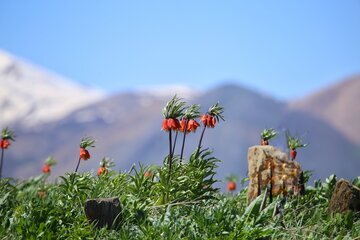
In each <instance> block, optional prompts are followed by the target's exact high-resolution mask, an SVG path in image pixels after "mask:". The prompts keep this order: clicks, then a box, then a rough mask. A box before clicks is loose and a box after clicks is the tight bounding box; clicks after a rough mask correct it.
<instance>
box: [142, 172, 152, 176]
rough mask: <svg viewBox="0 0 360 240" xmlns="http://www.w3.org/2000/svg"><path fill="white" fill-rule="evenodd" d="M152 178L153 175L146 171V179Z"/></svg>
mask: <svg viewBox="0 0 360 240" xmlns="http://www.w3.org/2000/svg"><path fill="white" fill-rule="evenodd" d="M151 176H152V173H151V172H150V171H146V172H145V173H144V177H146V178H150V177H151Z"/></svg>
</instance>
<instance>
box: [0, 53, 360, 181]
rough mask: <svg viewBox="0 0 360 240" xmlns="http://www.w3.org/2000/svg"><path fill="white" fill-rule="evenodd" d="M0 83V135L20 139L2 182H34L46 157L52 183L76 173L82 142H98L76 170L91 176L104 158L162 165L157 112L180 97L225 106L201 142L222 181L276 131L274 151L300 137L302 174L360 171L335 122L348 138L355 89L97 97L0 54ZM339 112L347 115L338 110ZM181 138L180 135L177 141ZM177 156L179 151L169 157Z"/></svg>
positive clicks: (354, 149)
mask: <svg viewBox="0 0 360 240" xmlns="http://www.w3.org/2000/svg"><path fill="white" fill-rule="evenodd" d="M0 82H1V86H2V88H1V89H0V112H1V113H2V114H1V115H2V116H3V117H2V119H1V120H0V121H1V122H0V125H1V126H0V127H3V126H5V123H10V127H11V128H14V129H15V131H16V133H17V136H18V137H17V139H16V143H14V144H13V145H12V147H11V148H10V149H9V150H8V151H6V161H5V163H4V175H5V176H12V177H20V178H25V177H29V176H32V175H34V174H38V173H40V170H41V166H42V164H43V162H44V160H45V159H46V157H47V156H48V155H53V156H54V157H55V158H56V159H57V160H58V165H57V166H56V167H55V168H54V169H53V174H52V175H53V176H57V175H62V174H64V173H65V172H71V171H73V170H74V169H75V166H76V163H77V159H78V151H79V149H78V148H79V142H80V140H81V138H82V137H84V136H93V137H95V138H96V140H97V142H96V147H95V148H93V149H90V153H91V155H92V157H91V159H90V160H88V161H87V162H82V163H81V165H80V171H84V170H90V169H96V168H97V167H98V164H99V161H100V160H101V158H102V157H104V156H108V157H112V158H113V159H114V162H115V164H116V167H115V170H120V171H126V170H128V169H129V168H130V167H131V166H132V165H133V164H134V163H135V164H137V163H143V164H146V165H148V164H161V163H162V161H163V159H164V157H165V156H166V155H167V152H168V145H167V144H168V136H167V134H166V133H165V132H162V131H160V128H161V122H162V116H161V110H162V108H163V107H164V105H165V103H166V101H167V100H169V99H170V97H171V96H173V95H174V94H178V96H180V97H186V100H188V102H189V104H191V103H199V104H201V105H202V106H203V109H202V110H203V111H204V112H205V111H206V110H207V108H208V107H210V106H211V105H212V104H214V103H216V102H218V101H219V102H220V104H221V105H223V106H224V107H225V114H224V115H225V119H226V121H225V122H220V123H219V124H217V126H216V128H214V129H207V130H206V132H205V138H204V141H203V146H204V147H210V149H211V150H214V153H213V154H214V156H216V157H218V158H219V159H220V160H221V161H222V162H221V163H220V164H219V171H218V174H217V177H218V178H219V179H224V178H225V176H227V175H229V174H231V173H233V174H236V175H238V176H241V177H244V176H246V172H247V149H248V148H249V147H250V146H252V145H255V144H258V143H259V142H260V132H261V131H262V129H264V128H269V127H273V128H276V129H278V130H279V137H278V138H276V139H275V140H274V141H272V142H271V143H272V144H273V145H275V146H277V147H280V148H282V149H284V150H285V149H286V144H285V139H284V132H285V130H286V129H289V130H290V131H291V132H292V133H293V134H297V135H300V136H303V138H304V140H305V141H306V142H308V143H309V146H308V147H307V148H306V149H301V150H299V154H298V158H297V160H298V161H299V162H300V163H301V164H302V166H303V168H304V169H307V170H314V171H315V172H314V177H315V178H320V177H321V178H324V177H327V176H329V175H330V174H332V173H336V174H337V175H338V176H340V177H345V178H351V177H355V176H357V175H358V169H360V157H359V144H357V142H356V141H354V140H353V139H352V138H350V137H349V135H348V134H347V133H351V132H349V131H348V132H346V131H345V130H344V129H346V128H345V127H344V126H343V124H345V122H343V124H339V125H336V124H335V122H337V121H338V120H336V118H337V117H338V116H341V117H340V119H341V120H342V121H345V120H344V119H346V123H347V124H348V125H350V124H352V125H351V126H352V127H351V129H354V132H355V133H356V131H355V130H357V129H359V123H358V121H357V119H359V118H358V115H357V114H358V113H359V111H358V108H357V106H356V105H355V104H356V103H357V102H358V98H357V95H356V93H359V92H360V91H359V90H358V88H357V86H358V83H359V81H358V80H348V81H345V82H342V83H340V84H339V85H337V86H334V87H332V88H329V89H326V90H324V91H323V92H320V93H319V94H315V95H314V96H315V97H314V96H310V97H309V98H305V99H303V100H299V101H296V102H292V103H287V102H281V101H277V100H274V99H273V98H272V97H270V96H266V95H262V94H259V93H258V92H256V91H252V90H249V89H247V88H246V87H243V86H238V85H231V84H230V85H229V84H228V85H222V86H218V87H216V88H214V89H210V90H208V91H204V92H199V91H194V90H193V89H191V88H190V89H189V88H186V87H181V86H180V87H179V86H175V87H171V88H170V87H166V88H164V87H163V88H159V87H158V88H156V89H153V90H144V89H142V90H138V91H133V92H127V93H119V94H116V95H113V96H104V95H102V94H101V93H99V92H97V91H94V90H92V89H89V88H86V87H84V86H79V85H76V84H73V83H72V82H70V81H68V80H64V79H63V78H61V77H58V76H56V75H54V74H51V73H48V72H46V71H43V70H42V69H41V68H37V67H34V66H33V65H31V64H28V63H26V62H23V61H21V60H18V59H16V58H14V57H12V56H10V55H8V54H6V53H0ZM84 92H86V95H85V94H84ZM327 95H330V97H328V96H327ZM334 96H337V97H336V98H335V97H334ZM308 99H310V100H308ZM341 99H347V100H341ZM318 102H319V103H318ZM303 103H306V104H303ZM320 103H321V104H320ZM341 104H344V106H343V107H338V106H339V105H341ZM335 106H336V107H335ZM316 107H317V108H316ZM326 109H329V110H326ZM330 110H331V114H329V113H328V111H330ZM325 113H327V114H328V115H326V114H325ZM331 116H332V117H331ZM343 116H346V118H345V117H344V118H343ZM332 118H334V119H332ZM347 127H348V126H347ZM200 132H201V131H198V132H196V133H195V134H190V135H189V136H188V137H187V142H186V147H185V156H189V155H190V154H191V152H192V151H194V150H195V147H196V146H197V143H198V140H199V137H200ZM354 135H355V134H354ZM181 139H182V135H181V134H180V136H179V141H178V142H180V140H181ZM179 149H180V146H179V145H178V146H177V149H176V152H179Z"/></svg>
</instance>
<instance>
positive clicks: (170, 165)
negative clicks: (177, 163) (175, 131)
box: [168, 129, 172, 181]
mask: <svg viewBox="0 0 360 240" xmlns="http://www.w3.org/2000/svg"><path fill="white" fill-rule="evenodd" d="M171 159H172V136H171V129H170V130H169V158H168V167H169V181H170V176H171V167H172V160H171Z"/></svg>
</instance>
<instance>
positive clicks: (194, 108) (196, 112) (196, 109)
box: [183, 104, 201, 119]
mask: <svg viewBox="0 0 360 240" xmlns="http://www.w3.org/2000/svg"><path fill="white" fill-rule="evenodd" d="M200 116H201V112H200V105H199V104H193V105H191V106H189V107H187V108H186V109H185V112H184V115H183V118H185V119H195V118H198V117H200Z"/></svg>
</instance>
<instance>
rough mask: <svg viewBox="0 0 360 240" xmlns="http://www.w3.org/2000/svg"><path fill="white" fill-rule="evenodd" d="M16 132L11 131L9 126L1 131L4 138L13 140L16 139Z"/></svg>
mask: <svg viewBox="0 0 360 240" xmlns="http://www.w3.org/2000/svg"><path fill="white" fill-rule="evenodd" d="M15 137H16V136H15V133H14V131H11V130H9V128H7V127H6V128H4V129H3V130H2V131H1V138H2V139H10V140H12V141H15Z"/></svg>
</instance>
